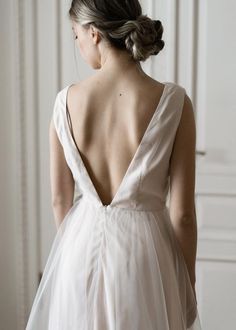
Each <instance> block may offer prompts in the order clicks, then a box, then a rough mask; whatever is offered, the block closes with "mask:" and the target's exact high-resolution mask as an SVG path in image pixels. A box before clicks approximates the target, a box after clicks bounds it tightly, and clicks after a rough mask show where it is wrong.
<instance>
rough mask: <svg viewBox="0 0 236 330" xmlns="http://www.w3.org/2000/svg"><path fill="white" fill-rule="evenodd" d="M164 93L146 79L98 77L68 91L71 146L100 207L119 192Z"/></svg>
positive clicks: (149, 78)
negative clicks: (85, 172) (96, 196)
mask: <svg viewBox="0 0 236 330" xmlns="http://www.w3.org/2000/svg"><path fill="white" fill-rule="evenodd" d="M163 90H164V84H162V83H160V82H158V81H156V80H154V79H152V78H151V77H149V76H144V77H141V78H140V79H136V80H133V81H132V80H131V79H130V81H128V82H127V79H124V80H123V81H118V82H114V83H113V84H111V83H110V82H109V80H108V79H106V78H105V79H103V77H102V76H101V75H96V76H93V77H91V78H89V79H87V80H84V81H82V82H80V83H78V84H76V85H72V86H71V87H70V88H69V90H68V93H67V109H68V111H69V114H70V118H71V124H72V129H73V136H74V140H75V143H76V145H77V148H78V149H79V152H80V155H81V158H82V160H83V162H84V165H85V166H86V169H87V172H88V174H89V176H90V178H91V180H92V182H93V184H94V187H95V188H96V190H97V192H98V195H99V196H100V198H101V200H102V202H103V204H109V203H110V202H111V200H112V198H113V197H114V195H115V193H116V192H117V190H118V188H119V185H120V183H121V181H122V179H123V177H124V175H125V173H126V171H127V169H128V167H129V164H130V163H131V160H132V158H133V156H134V154H135V152H136V150H137V148H138V146H139V144H140V142H141V139H142V137H143V135H144V132H145V130H146V128H147V126H148V124H149V122H150V120H151V118H152V116H153V113H154V111H155V110H156V108H157V106H158V104H159V101H160V98H161V96H162V93H163Z"/></svg>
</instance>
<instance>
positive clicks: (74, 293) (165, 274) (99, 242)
mask: <svg viewBox="0 0 236 330" xmlns="http://www.w3.org/2000/svg"><path fill="white" fill-rule="evenodd" d="M26 329H27V330H32V329H34V330H42V329H48V330H65V329H66V330H69V329H71V330H72V329H73V330H75V329H80V330H85V329H86V330H90V329H91V330H92V329H93V330H94V329H97V330H115V329H116V330H126V329H129V330H159V329H160V330H186V329H189V330H199V329H201V327H200V321H199V316H198V311H197V304H196V301H195V297H194V294H193V290H192V287H191V283H190V280H189V276H188V272H187V267H186V265H185V261H184V258H183V255H182V252H181V249H180V247H179V245H178V242H177V240H176V238H175V235H174V232H173V229H172V226H171V222H170V218H169V211H168V208H167V207H165V208H163V209H162V210H158V211H148V212H147V211H135V210H129V209H122V208H118V207H113V208H111V209H109V211H108V210H107V209H106V208H99V207H95V206H94V205H93V204H91V203H89V201H88V200H86V199H85V198H84V199H78V200H77V201H76V202H75V203H74V205H73V207H72V208H71V209H70V211H69V212H68V213H67V215H66V216H65V218H64V220H63V222H62V224H61V225H60V227H59V229H58V232H57V234H56V237H55V239H54V242H53V245H52V248H51V251H50V255H49V257H48V260H47V264H46V266H45V269H44V273H43V276H42V279H41V282H40V285H39V288H38V291H37V295H36V297H35V300H34V304H33V307H32V310H31V314H30V318H29V320H28V324H27V327H26Z"/></svg>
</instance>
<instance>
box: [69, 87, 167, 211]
mask: <svg viewBox="0 0 236 330" xmlns="http://www.w3.org/2000/svg"><path fill="white" fill-rule="evenodd" d="M71 86H73V84H72V85H69V86H67V89H66V93H65V95H66V96H65V106H66V109H65V111H66V114H67V123H68V127H69V130H70V134H71V140H72V141H73V142H72V143H73V144H74V146H75V147H76V149H77V151H78V156H79V158H80V161H81V164H82V166H83V167H84V171H85V173H86V175H87V176H88V178H89V180H90V181H91V185H92V186H93V188H94V190H95V191H96V194H97V195H98V198H99V200H100V201H101V203H102V199H101V197H100V196H99V194H98V190H97V188H96V186H95V184H94V182H93V181H92V178H91V176H90V175H89V172H88V169H87V168H86V165H85V163H84V161H83V158H82V156H81V152H80V150H79V147H78V145H77V143H76V140H75V137H74V132H73V125H72V121H71V116H70V112H69V109H68V102H67V98H68V91H69V88H70V87H71ZM165 92H166V84H164V87H163V90H162V93H161V96H160V98H159V100H158V104H157V106H156V108H155V110H154V112H153V114H152V116H151V119H150V120H149V122H148V125H147V127H146V129H145V130H144V133H143V136H142V138H141V142H140V143H139V145H138V147H137V148H136V150H135V152H134V154H133V156H132V158H131V160H130V162H129V165H128V167H127V169H126V171H125V173H124V174H123V177H122V180H121V182H120V184H119V186H118V188H117V191H116V193H115V194H114V196H113V198H112V199H111V201H110V203H109V204H107V205H106V206H108V205H111V204H112V202H113V200H114V199H115V198H116V195H117V194H118V193H119V190H120V189H121V187H122V185H123V184H124V183H123V182H125V179H126V177H127V176H128V174H129V171H131V169H132V164H133V162H135V158H136V157H138V153H139V150H140V148H141V146H142V144H143V143H144V142H145V136H146V135H147V134H148V130H149V129H150V127H151V125H152V122H153V120H154V118H155V116H156V113H157V112H158V109H159V108H160V106H161V104H162V101H163V99H164V97H165ZM90 167H91V166H90Z"/></svg>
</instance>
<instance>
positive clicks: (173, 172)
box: [170, 95, 197, 287]
mask: <svg viewBox="0 0 236 330" xmlns="http://www.w3.org/2000/svg"><path fill="white" fill-rule="evenodd" d="M195 145H196V128H195V119H194V112H193V106H192V103H191V100H190V98H189V97H188V96H187V95H185V100H184V105H183V109H182V116H181V120H180V124H179V127H178V129H177V132H176V138H175V142H174V146H173V151H172V155H171V159H170V218H171V223H172V225H173V228H174V231H175V234H176V237H177V239H178V241H179V243H180V246H181V249H182V252H183V256H184V259H185V262H186V265H187V268H188V272H189V276H190V280H191V283H192V286H193V287H194V285H195V262H196V249H197V223H196V213H195Z"/></svg>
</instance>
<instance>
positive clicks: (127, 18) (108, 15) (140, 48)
mask: <svg viewBox="0 0 236 330" xmlns="http://www.w3.org/2000/svg"><path fill="white" fill-rule="evenodd" d="M68 14H69V18H70V19H71V20H73V21H75V22H76V23H78V24H81V25H83V26H84V27H85V28H87V27H89V25H90V24H92V25H93V26H94V27H95V28H97V29H98V31H99V33H100V35H101V36H102V38H103V39H104V40H105V41H106V42H108V43H109V44H110V45H111V46H113V47H116V48H118V49H126V50H127V51H128V52H129V53H130V54H131V56H132V57H133V59H134V60H135V61H145V60H146V59H147V58H148V57H149V56H151V55H157V54H158V53H159V52H160V51H161V50H162V49H163V47H164V45H165V43H164V41H163V40H162V34H163V26H162V23H161V21H160V20H152V19H151V18H149V17H148V16H147V15H143V14H142V8H141V5H140V3H139V1H138V0H73V1H72V2H71V7H70V9H69V13H68Z"/></svg>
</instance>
